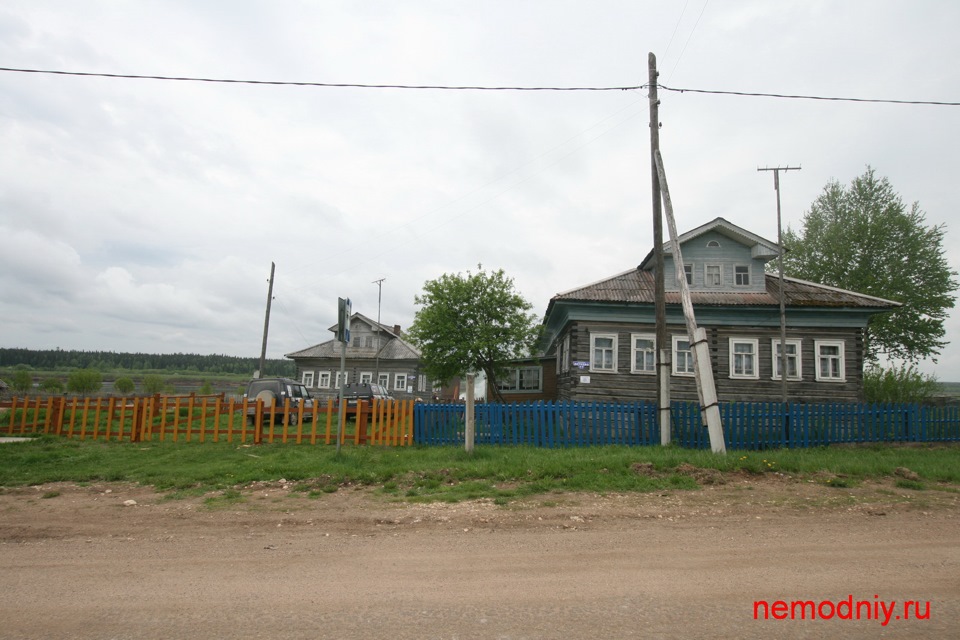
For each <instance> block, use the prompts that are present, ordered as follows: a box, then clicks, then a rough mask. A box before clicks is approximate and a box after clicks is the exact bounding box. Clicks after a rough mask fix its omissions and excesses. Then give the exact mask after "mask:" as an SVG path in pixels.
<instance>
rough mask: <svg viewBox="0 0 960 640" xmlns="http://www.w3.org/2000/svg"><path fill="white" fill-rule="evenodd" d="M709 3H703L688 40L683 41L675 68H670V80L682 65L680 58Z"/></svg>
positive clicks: (708, 0) (707, 0) (707, 1)
mask: <svg viewBox="0 0 960 640" xmlns="http://www.w3.org/2000/svg"><path fill="white" fill-rule="evenodd" d="M708 4H710V0H706V1H705V2H704V3H703V8H702V9H700V15H699V16H697V21H696V22H695V23H694V24H693V29H691V30H690V33H689V34H687V41H686V42H684V43H683V49H681V50H680V55H679V56H678V57H677V61H676V62H674V63H673V69H671V70H670V75H668V76H667V79H668V80H669V79H670V78H672V77H673V74H674V72H676V70H677V67H678V66H679V65H680V60H681V59H683V54H684V53H686V52H687V45H688V44H690V38H692V37H693V32H694V31H696V30H697V26H698V25H699V24H700V18H702V17H703V13H704V11H706V10H707V5H708ZM684 9H686V6H684Z"/></svg>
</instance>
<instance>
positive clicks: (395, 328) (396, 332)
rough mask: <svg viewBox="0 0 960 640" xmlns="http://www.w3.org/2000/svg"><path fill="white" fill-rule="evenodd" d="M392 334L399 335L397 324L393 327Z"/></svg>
mask: <svg viewBox="0 0 960 640" xmlns="http://www.w3.org/2000/svg"><path fill="white" fill-rule="evenodd" d="M393 332H394V333H395V334H397V335H400V325H398V324H395V325H393Z"/></svg>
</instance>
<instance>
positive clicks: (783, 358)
mask: <svg viewBox="0 0 960 640" xmlns="http://www.w3.org/2000/svg"><path fill="white" fill-rule="evenodd" d="M757 171H773V189H774V190H775V191H776V192H777V254H778V255H777V270H778V271H779V272H780V285H779V286H780V395H781V401H782V402H783V404H784V405H786V404H787V303H786V299H785V296H784V293H783V224H782V222H781V219H780V172H781V171H800V167H764V168H763V169H761V168H759V167H757ZM799 356H800V354H799V353H798V354H797V357H799ZM784 409H786V406H784Z"/></svg>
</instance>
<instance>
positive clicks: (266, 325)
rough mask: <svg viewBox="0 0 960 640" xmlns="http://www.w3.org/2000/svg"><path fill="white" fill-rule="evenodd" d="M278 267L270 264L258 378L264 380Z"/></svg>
mask: <svg viewBox="0 0 960 640" xmlns="http://www.w3.org/2000/svg"><path fill="white" fill-rule="evenodd" d="M276 267H277V265H275V264H274V263H272V262H271V263H270V286H269V287H268V288H267V314H266V317H265V318H264V319H263V345H262V346H261V347H260V370H259V371H257V377H258V378H262V377H263V374H264V367H265V366H266V363H267V332H268V331H269V330H270V303H271V302H273V272H274V270H275V269H276Z"/></svg>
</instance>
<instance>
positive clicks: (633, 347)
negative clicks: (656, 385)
mask: <svg viewBox="0 0 960 640" xmlns="http://www.w3.org/2000/svg"><path fill="white" fill-rule="evenodd" d="M637 340H649V341H650V342H651V343H652V344H653V347H651V349H650V354H651V355H652V356H653V363H652V364H651V365H650V368H649V369H646V368H643V369H638V368H637V352H638V351H639V349H637ZM644 362H646V358H644ZM630 373H642V374H646V375H650V374H653V375H656V373H657V336H656V334H653V333H631V334H630Z"/></svg>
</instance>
